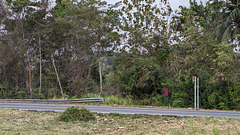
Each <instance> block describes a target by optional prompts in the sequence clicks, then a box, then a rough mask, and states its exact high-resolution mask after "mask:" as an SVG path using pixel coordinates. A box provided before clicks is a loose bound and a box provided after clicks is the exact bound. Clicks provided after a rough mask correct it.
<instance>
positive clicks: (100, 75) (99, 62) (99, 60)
mask: <svg viewBox="0 0 240 135" xmlns="http://www.w3.org/2000/svg"><path fill="white" fill-rule="evenodd" d="M98 64H99V79H100V92H101V93H103V90H102V89H103V86H102V66H101V65H102V63H101V56H99V59H98Z"/></svg>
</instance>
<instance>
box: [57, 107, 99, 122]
mask: <svg viewBox="0 0 240 135" xmlns="http://www.w3.org/2000/svg"><path fill="white" fill-rule="evenodd" d="M58 119H59V120H60V121H65V122H69V121H90V120H95V119H96V117H95V115H94V114H93V113H92V112H90V111H89V110H88V109H86V108H85V107H78V106H72V107H69V108H67V109H66V110H65V111H64V112H63V113H61V115H60V116H59V117H58Z"/></svg>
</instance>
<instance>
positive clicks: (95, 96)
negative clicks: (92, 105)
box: [81, 93, 101, 98]
mask: <svg viewBox="0 0 240 135" xmlns="http://www.w3.org/2000/svg"><path fill="white" fill-rule="evenodd" d="M99 97H101V95H100V94H95V93H88V94H86V95H83V96H82V97H81V98H99Z"/></svg>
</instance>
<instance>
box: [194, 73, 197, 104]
mask: <svg viewBox="0 0 240 135" xmlns="http://www.w3.org/2000/svg"><path fill="white" fill-rule="evenodd" d="M196 91H197V77H196V76H194V108H195V109H196V108H197V107H196V99H197V97H196Z"/></svg>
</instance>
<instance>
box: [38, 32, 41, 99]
mask: <svg viewBox="0 0 240 135" xmlns="http://www.w3.org/2000/svg"><path fill="white" fill-rule="evenodd" d="M38 44H39V54H40V58H39V61H40V65H39V68H40V69H39V70H40V71H39V72H40V73H39V83H40V84H39V85H40V86H39V95H40V94H41V91H42V48H41V37H40V34H39V35H38Z"/></svg>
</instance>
